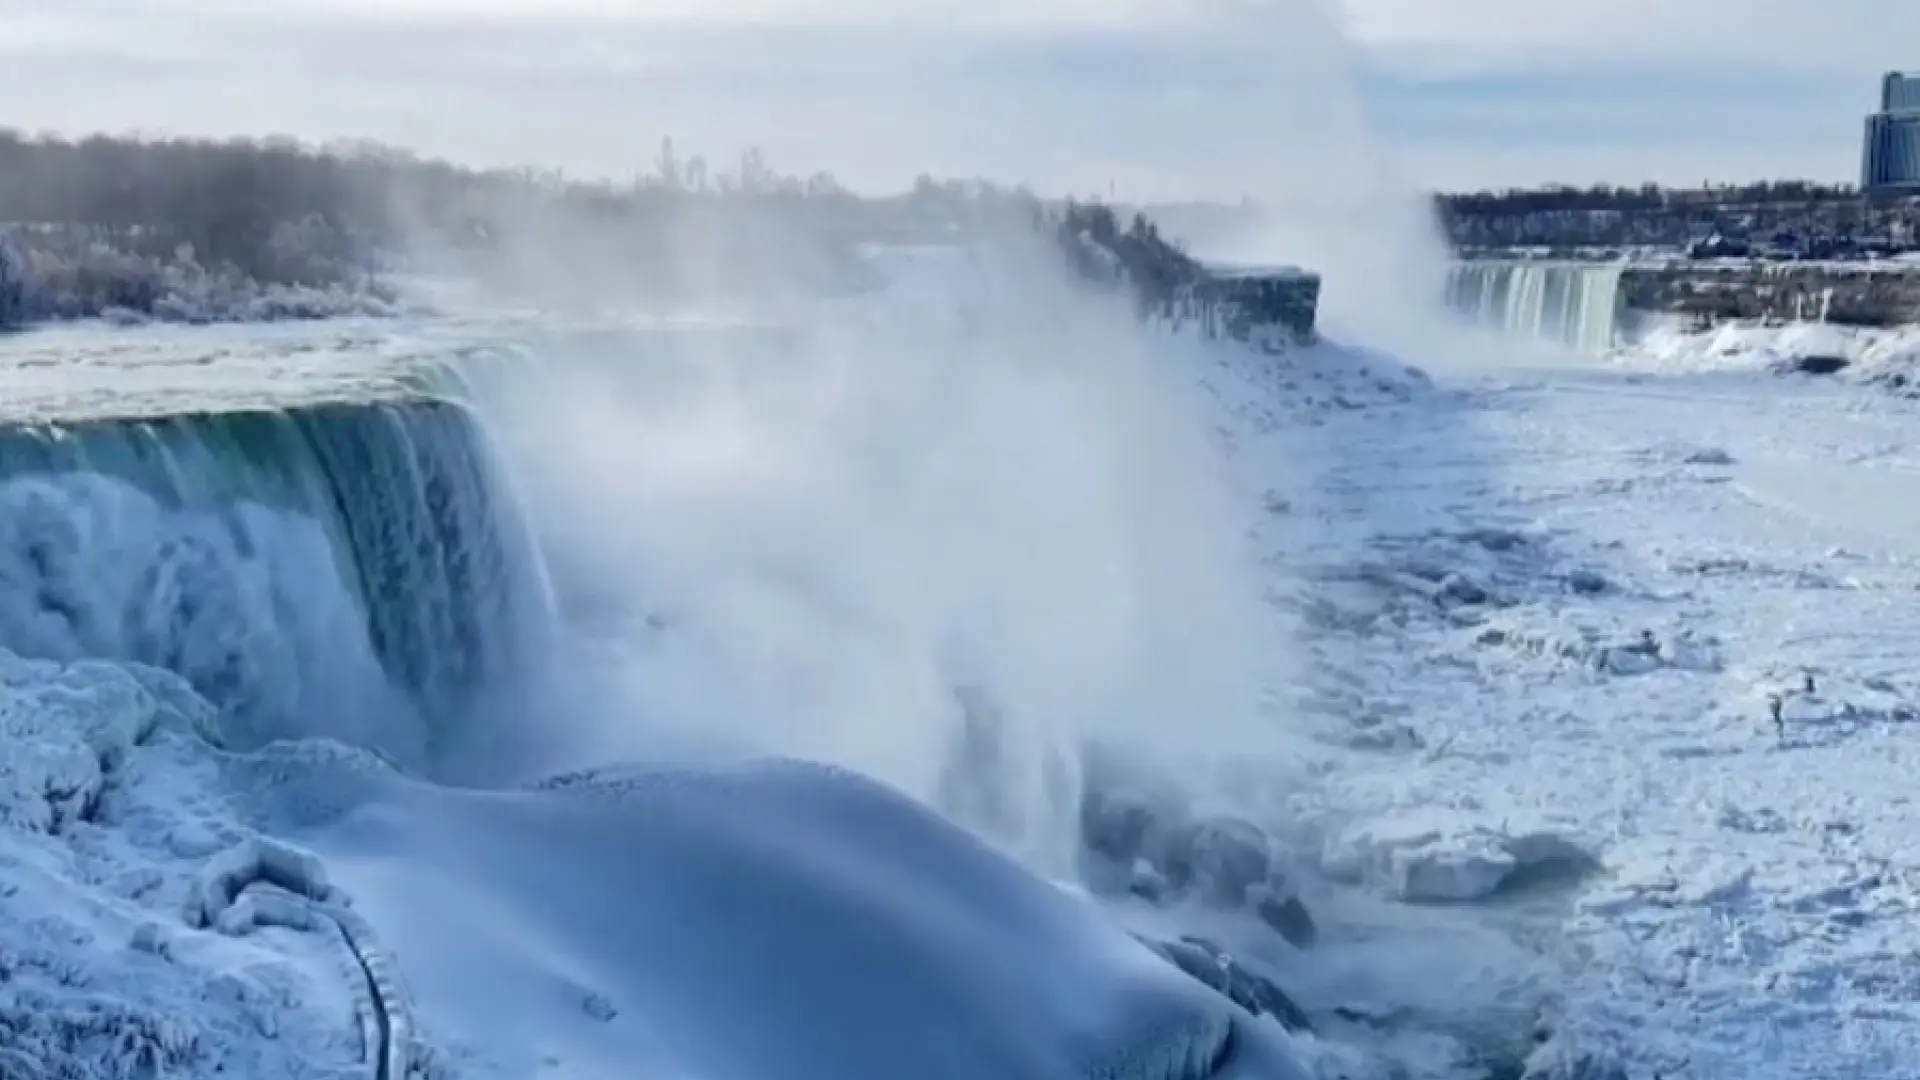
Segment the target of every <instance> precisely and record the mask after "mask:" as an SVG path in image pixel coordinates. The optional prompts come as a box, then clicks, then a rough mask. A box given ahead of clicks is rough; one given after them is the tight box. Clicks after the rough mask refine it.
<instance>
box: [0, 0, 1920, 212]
mask: <svg viewBox="0 0 1920 1080" xmlns="http://www.w3.org/2000/svg"><path fill="white" fill-rule="evenodd" d="M1901 67H1908V68H1920V3H1916V2H1914V0H1605V2H1601V0H462V2H456V0H277V2H276V3H274V4H272V5H268V4H264V3H259V2H257V0H58V2H55V0H0V102H4V106H0V123H5V124H9V125H12V126H16V127H20V128H24V129H26V130H29V131H38V130H52V131H59V132H63V133H82V132H93V131H109V132H136V131H137V132H145V133H154V134H160V133H168V134H196V135H232V134H252V135H262V134H269V133H278V134H289V135H293V136H296V137H300V138H305V139H312V140H321V139H326V138H334V137H366V138H373V139H378V140H381V141H384V142H391V143H395V144H399V145H403V146H407V147H410V148H414V149H418V150H420V151H422V152H425V153H428V154H432V155H436V156H445V157H449V158H452V159H454V160H457V161H461V162H463V163H469V164H477V165H495V164H500V165H510V164H523V163H537V164H540V165H545V166H551V167H558V168H562V169H565V170H566V171H568V172H570V173H575V174H580V175H588V176H616V177H624V176H630V175H632V174H633V173H635V172H638V171H644V170H647V169H649V168H651V165H652V162H653V160H654V159H655V156H656V153H657V148H658V146H659V143H660V140H661V139H662V138H663V137H667V136H671V137H672V138H674V140H675V141H676V144H677V145H678V146H679V147H680V148H681V151H682V153H683V155H684V154H685V153H691V152H696V151H699V152H704V153H706V154H708V155H709V156H711V157H712V158H714V159H715V160H716V163H727V162H731V161H733V160H735V159H737V157H738V155H739V153H740V152H741V151H742V150H744V149H746V148H747V147H750V146H758V147H760V148H762V149H763V150H764V152H765V153H766V155H767V157H768V158H769V159H770V160H771V162H772V164H773V165H775V166H776V167H777V168H779V169H781V171H784V172H792V173H812V172H814V171H827V172H831V173H833V174H834V175H835V176H836V177H837V178H839V179H840V180H841V181H842V182H844V183H847V184H849V185H850V186H853V187H856V188H860V189H866V190H878V189H893V188H899V187H903V186H905V185H906V184H909V183H911V182H912V179H913V178H914V177H915V176H916V175H917V174H920V173H922V172H925V173H930V174H932V175H935V176H976V175H978V176H989V177H992V178H995V179H1000V180H1007V181H1024V182H1029V183H1031V184H1033V185H1034V186H1035V187H1036V188H1039V189H1041V190H1045V191H1049V192H1081V193H1100V194H1108V193H1111V194H1114V195H1117V196H1119V197H1121V198H1127V199H1158V198H1176V197H1235V196H1237V195H1239V194H1242V193H1249V192H1254V193H1265V192H1268V191H1271V190H1273V189H1275V188H1281V187H1285V188H1290V189H1297V190H1315V189H1318V190H1336V189H1337V190H1345V189H1348V188H1351V187H1352V186H1354V185H1356V184H1360V185H1374V186H1378V185H1387V186H1396V187H1404V188H1408V189H1431V188H1441V189H1450V190H1451V189H1461V188H1479V187H1490V186H1492V187H1499V186H1508V185H1532V184H1539V183H1545V182H1564V183H1576V184H1587V183H1593V182H1600V181H1604V182H1609V183H1635V184H1637V183H1640V182H1642V181H1646V180H1654V181H1659V182H1662V183H1698V182H1701V181H1703V180H1711V181H1740V180H1749V179H1758V178H1782V177H1804V178H1812V179H1820V180H1851V179H1853V178H1854V177H1855V176H1856V174H1857V170H1858V166H1859V136H1860V131H1861V125H1862V117H1863V116H1864V115H1865V113H1866V112H1868V111H1869V110H1870V109H1871V107H1872V105H1873V104H1874V100H1875V94H1876V92H1877V82H1878V76H1879V74H1880V73H1881V72H1882V71H1883V70H1887V69H1890V68H1901Z"/></svg>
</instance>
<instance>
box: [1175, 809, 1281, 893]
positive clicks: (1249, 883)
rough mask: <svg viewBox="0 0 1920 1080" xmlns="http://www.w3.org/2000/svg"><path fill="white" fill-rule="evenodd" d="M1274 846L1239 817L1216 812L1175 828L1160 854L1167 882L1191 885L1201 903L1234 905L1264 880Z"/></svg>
mask: <svg viewBox="0 0 1920 1080" xmlns="http://www.w3.org/2000/svg"><path fill="white" fill-rule="evenodd" d="M1272 866H1273V851H1272V848H1271V844H1270V842H1269V841H1268V839H1267V834H1266V833H1265V832H1263V831H1262V830H1261V829H1260V827H1259V826H1257V825H1255V824H1253V823H1252V822H1249V821H1244V820H1241V819H1239V818H1228V817H1216V818H1208V819H1205V820H1203V821H1199V822H1195V823H1194V824H1192V825H1190V826H1187V827H1186V828H1183V829H1179V830H1176V831H1175V832H1174V834H1173V835H1172V836H1171V837H1170V847H1169V849H1168V850H1167V852H1166V855H1165V858H1164V866H1163V870H1164V872H1165V873H1166V874H1167V877H1168V880H1169V882H1170V883H1171V884H1172V885H1173V886H1174V887H1175V888H1176V889H1180V890H1191V892H1192V893H1193V895H1194V896H1195V897H1196V898H1198V899H1199V900H1201V901H1202V902H1204V903H1207V904H1212V905H1214V906H1216V907H1238V906H1240V905H1242V904H1244V903H1246V901H1247V892H1248V890H1249V889H1251V888H1253V887H1254V886H1255V885H1258V884H1260V883H1261V882H1264V881H1266V880H1267V875H1268V873H1269V872H1270V871H1271V869H1272Z"/></svg>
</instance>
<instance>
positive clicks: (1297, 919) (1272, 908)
mask: <svg viewBox="0 0 1920 1080" xmlns="http://www.w3.org/2000/svg"><path fill="white" fill-rule="evenodd" d="M1253 913H1254V914H1255V915H1257V916H1259V918H1260V921H1261V922H1263V923H1266V924H1267V926H1269V927H1271V928H1272V929H1273V931H1274V933H1277V934H1279V935H1280V936H1281V937H1282V938H1284V939H1285V940H1286V942H1287V943H1288V944H1289V945H1292V946H1293V947H1294V948H1296V949H1305V948H1310V947H1312V945H1313V943H1314V942H1315V941H1317V940H1319V937H1320V928H1319V926H1318V925H1316V924H1315V923H1314V921H1313V915H1312V913H1311V912H1309V911H1308V910H1307V905H1306V904H1305V903H1304V902H1302V901H1301V899H1300V897H1299V896H1297V895H1294V894H1292V893H1286V894H1279V893H1276V892H1275V891H1273V890H1271V889H1270V888H1269V889H1266V890H1263V893H1262V895H1260V896H1258V897H1257V898H1256V899H1255V900H1254V903H1253Z"/></svg>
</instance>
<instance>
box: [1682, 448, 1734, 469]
mask: <svg viewBox="0 0 1920 1080" xmlns="http://www.w3.org/2000/svg"><path fill="white" fill-rule="evenodd" d="M1685 460H1686V463H1687V464H1689V465H1731V464H1733V455H1732V454H1729V453H1727V452H1726V451H1725V450H1722V449H1720V448H1719V447H1717V446H1703V447H1701V448H1700V449H1698V450H1695V451H1693V452H1692V453H1690V454H1688V455H1687V456H1686V459H1685Z"/></svg>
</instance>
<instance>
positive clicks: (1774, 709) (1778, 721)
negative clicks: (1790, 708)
mask: <svg viewBox="0 0 1920 1080" xmlns="http://www.w3.org/2000/svg"><path fill="white" fill-rule="evenodd" d="M1785 708H1786V702H1785V701H1783V700H1781V698H1780V695H1779V694H1768V695H1767V712H1768V713H1770V714H1772V716H1773V733H1774V735H1776V736H1778V737H1779V738H1781V739H1783V740H1784V739H1785V738H1786V737H1787V719H1786V712H1785Z"/></svg>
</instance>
